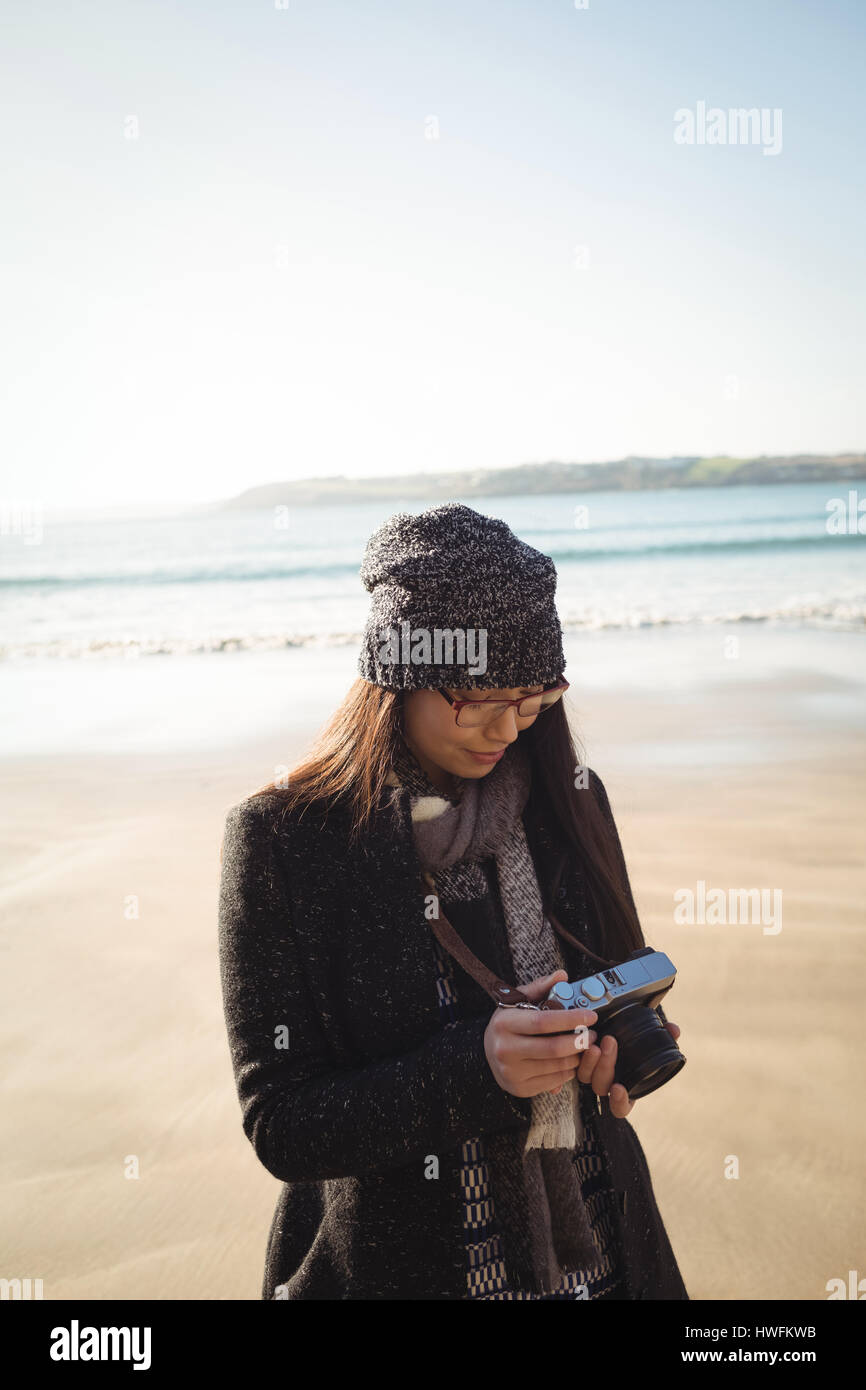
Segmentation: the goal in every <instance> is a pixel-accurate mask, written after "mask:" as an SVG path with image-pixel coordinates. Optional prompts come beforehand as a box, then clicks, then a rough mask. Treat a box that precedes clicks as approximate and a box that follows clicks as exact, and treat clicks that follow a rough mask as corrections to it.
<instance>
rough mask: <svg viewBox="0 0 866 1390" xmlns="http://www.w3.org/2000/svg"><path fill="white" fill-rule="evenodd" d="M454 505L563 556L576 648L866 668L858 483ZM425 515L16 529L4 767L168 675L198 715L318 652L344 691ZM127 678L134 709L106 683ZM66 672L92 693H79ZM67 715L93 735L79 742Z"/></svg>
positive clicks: (360, 512)
mask: <svg viewBox="0 0 866 1390" xmlns="http://www.w3.org/2000/svg"><path fill="white" fill-rule="evenodd" d="M858 489H859V491H858ZM439 500H440V501H441V499H439ZM451 500H454V501H463V502H465V503H466V505H467V506H470V507H473V508H474V509H475V510H477V511H480V512H483V513H485V514H488V515H490V516H496V517H499V518H501V519H503V520H504V521H506V522H507V523H508V525H509V526H510V527H511V528H512V530H513V531H514V532H515V534H517V535H518V536H519V537H520V538H521V539H522V540H524V541H525V542H526V543H527V544H529V545H531V546H534V547H536V548H537V549H539V550H542V551H544V552H545V553H546V554H548V555H550V556H551V558H552V559H553V561H554V563H555V565H556V570H557V590H556V604H557V610H558V613H559V617H560V621H561V623H562V627H563V632H564V635H565V638H566V640H567V641H568V642H569V643H572V642H573V640H575V639H581V638H584V639H589V638H592V639H593V643H592V648H593V650H598V642H599V640H600V639H602V638H604V637H605V635H606V636H607V637H608V638H611V639H612V638H614V637H616V635H617V634H619V635H620V636H621V637H627V636H628V634H633V633H636V632H643V633H652V632H656V633H661V631H662V630H668V631H670V630H673V629H676V630H678V631H680V632H681V634H682V636H683V640H684V641H686V642H687V643H690V644H692V645H693V643H694V641H695V640H697V638H698V637H699V636H700V635H701V634H703V635H704V637H705V638H707V637H708V636H709V635H710V634H712V637H711V640H712V641H715V640H716V636H717V635H718V633H720V632H721V631H724V632H725V633H728V634H732V633H733V634H736V633H738V632H741V633H745V632H746V631H749V632H750V633H754V632H756V631H761V632H766V631H768V630H769V629H771V628H772V629H776V630H780V629H784V630H786V631H787V632H789V633H794V634H796V633H798V632H799V633H803V632H805V631H806V630H821V631H824V632H826V633H830V632H834V633H837V634H846V635H847V642H846V643H845V650H846V652H848V653H850V651H851V646H850V644H851V643H852V642H853V643H854V644H855V646H856V648H857V649H858V651H860V650H861V643H862V651H866V643H863V642H862V639H863V638H864V637H866V534H864V533H866V515H863V516H861V515H860V509H861V508H862V511H863V513H864V514H866V485H864V483H863V482H860V483H857V482H850V483H849V482H843V483H839V482H832V483H830V484H824V483H806V484H775V485H764V486H750V487H742V486H740V487H713V488H683V489H665V490H660V491H641V492H591V493H582V494H581V493H574V494H557V495H552V496H550V495H546V496H509V497H489V498H479V497H471V498H461V497H455V498H453V499H451ZM432 505H436V503H435V501H433V500H431V501H427V502H424V501H419V500H418V499H417V498H413V499H411V501H406V500H403V501H401V500H400V499H399V498H398V499H389V500H388V501H376V502H370V503H363V504H352V505H332V504H329V505H327V506H303V507H302V506H298V507H288V508H286V507H277V508H267V509H263V510H261V511H252V512H242V511H234V510H225V511H222V512H211V513H208V514H188V515H184V516H177V517H166V516H158V517H157V516H154V517H151V518H138V519H129V518H126V519H122V520H120V519H101V520H90V521H83V520H64V521H54V522H49V523H46V524H45V525H44V526H43V527H42V528H41V530H37V531H35V532H33V533H31V534H28V533H27V532H26V530H25V531H24V533H23V534H21V533H15V531H14V530H13V531H12V532H11V533H10V532H9V529H8V528H7V531H6V532H5V533H4V534H2V535H0V682H2V683H3V684H4V685H5V692H6V701H7V710H9V709H11V710H12V712H13V718H12V720H11V722H10V721H9V720H8V719H7V721H6V726H5V732H4V733H3V734H2V735H0V750H4V749H5V750H6V751H9V750H10V748H20V747H26V748H30V747H32V746H33V745H34V744H38V746H39V747H45V748H50V747H52V746H54V744H55V743H58V744H59V743H60V742H62V741H63V738H64V735H65V734H66V735H69V736H72V741H73V743H74V744H75V745H76V746H77V745H79V744H81V741H82V737H81V736H82V734H83V732H84V731H85V730H86V728H87V727H88V720H87V717H86V716H87V712H88V706H89V705H90V706H92V705H93V703H94V700H95V702H96V705H97V706H100V701H101V700H105V699H109V700H112V699H113V700H118V701H120V704H121V709H120V710H115V718H114V721H113V723H112V722H111V721H110V720H109V721H108V723H107V722H106V719H105V718H102V719H101V720H98V721H97V723H96V724H95V725H93V727H92V729H91V734H92V742H93V746H98V747H104V746H106V744H107V743H108V744H110V742H111V729H112V728H115V729H119V728H120V727H121V726H122V725H123V724H124V720H123V719H122V718H121V713H122V710H123V709H124V708H126V709H129V708H130V705H132V707H134V716H135V717H134V720H133V722H134V723H138V722H139V721H140V720H141V718H143V717H146V716H147V713H148V711H149V710H151V709H153V708H154V705H153V703H152V702H153V700H156V708H159V699H158V695H159V691H160V689H161V688H162V689H164V688H166V683H165V680H164V677H163V673H164V672H165V670H166V666H165V663H166V662H169V663H170V664H171V665H173V666H176V669H177V670H178V671H179V670H180V664H182V667H183V671H184V673H185V674H184V678H183V687H184V689H189V690H193V689H196V690H199V689H200V692H201V693H202V694H203V697H204V703H205V705H206V706H207V705H208V703H210V704H213V703H214V701H216V703H217V705H218V704H219V686H220V673H222V674H223V675H224V676H225V677H226V678H228V676H229V668H231V672H232V681H234V680H235V679H236V676H237V673H238V672H241V673H244V672H246V673H247V675H250V674H251V673H253V671H254V667H253V665H252V664H251V663H252V661H253V659H254V658H256V657H259V658H261V657H262V656H264V655H266V654H268V653H276V652H282V653H285V654H290V653H295V654H297V655H298V656H299V657H300V656H301V655H302V654H303V655H304V660H303V661H302V662H301V663H300V665H298V666H297V667H296V668H295V669H297V671H299V672H300V671H304V672H308V671H309V670H310V666H309V660H308V658H309V656H310V655H311V654H312V652H313V651H315V653H316V668H315V669H318V670H322V671H325V670H327V669H331V670H332V671H333V672H335V673H338V674H339V675H340V677H341V678H343V677H345V675H346V674H347V673H349V672H350V671H352V670H353V662H354V659H355V654H356V653H357V648H358V643H359V641H360V637H361V633H362V629H363V625H364V621H365V617H366V613H367V610H368V606H369V602H370V596H369V594H368V593H367V591H366V589H365V588H364V586H363V584H362V582H361V579H360V574H359V569H360V565H361V560H362V557H363V554H364V547H365V545H366V542H367V540H368V538H369V536H370V535H371V534H372V532H373V531H375V530H376V528H377V527H378V526H380V525H381V524H382V522H383V521H384V520H385V519H386V518H387V517H388V516H390V515H392V514H394V513H395V512H418V511H421V510H424V508H425V507H427V506H432ZM840 517H841V518H842V520H841V521H840ZM860 527H862V530H861V529H860ZM570 649H573V647H572V648H570ZM585 649H586V648H585ZM645 649H646V644H644V650H645ZM656 649H659V648H658V644H656ZM690 649H691V647H690ZM605 650H606V651H607V652H608V653H614V651H616V652H617V653H618V654H619V657H620V659H621V663H620V666H619V667H617V665H616V662H615V661H614V667H615V668H616V669H626V668H624V667H622V659H625V661H626V667H627V654H628V651H629V647H628V643H627V642H626V643H625V645H624V644H623V643H622V642H620V643H619V644H618V645H617V644H616V643H615V642H613V641H610V640H608V641H606V644H605ZM827 650H828V651H829V650H830V647H827ZM205 657H208V658H211V659H210V660H207V661H206V662H204V661H203V660H202V659H203V658H205ZM229 658H232V659H231V661H229ZM243 658H248V660H246V661H245V662H242V659H243ZM199 662H201V663H202V664H201V665H200V666H199V665H197V663H199ZM239 662H241V664H240V665H239ZM329 662H330V667H329ZM178 663H180V664H178ZM132 665H134V666H135V668H136V670H137V672H138V675H137V679H136V682H135V687H134V689H135V692H136V693H135V694H132V693H131V690H132V687H131V685H130V683H129V682H128V681H121V678H120V677H119V676H118V675H116V674H112V673H115V672H117V671H119V670H120V669H121V668H126V669H128V668H129V667H130V666H132ZM267 669H269V668H267V666H263V667H261V670H262V671H265V670H267ZM270 669H275V668H274V667H273V665H272V666H271V667H270ZM285 669H288V668H285ZM611 669H613V668H611ZM74 670H79V671H81V672H83V671H84V670H87V672H88V673H89V675H88V677H87V678H85V677H84V676H83V675H82V676H80V677H79V678H76V679H73V678H72V677H71V675H70V673H71V672H72V671H74ZM96 672H99V673H100V675H99V682H98V684H96V683H95V682H94V680H93V676H94V675H95V673H96ZM61 673H63V674H62V675H61ZM566 674H568V672H567V673H566ZM264 679H265V678H264V677H263V681H264ZM172 684H175V682H172ZM226 689H229V685H227V686H226ZM293 689H295V691H296V692H297V694H296V696H295V698H294V702H293V706H292V707H293V709H295V710H297V712H298V716H299V718H301V719H304V718H306V719H309V717H310V714H311V712H312V713H313V714H314V713H315V696H314V695H312V694H311V695H305V694H304V693H302V692H305V691H308V690H309V689H310V680H309V679H308V677H306V676H305V677H304V678H303V679H301V678H296V679H295V680H294V682H293ZM121 691H122V694H121V693H120V692H121ZM94 692H96V694H94ZM105 692H110V693H109V694H108V695H107V696H106V694H105ZM111 692H113V693H111ZM305 700H306V701H307V703H305ZM197 704H198V705H200V704H201V701H200V700H199V699H198V698H197V697H196V698H190V718H189V720H188V721H187V724H186V725H184V724H183V722H182V723H181V726H180V727H179V728H178V730H177V737H178V739H179V740H180V741H181V742H183V741H184V740H188V739H190V738H194V737H195V736H196V734H197V732H198V729H199V727H200V725H201V724H202V723H207V720H206V718H205V717H204V716H203V715H201V714H200V715H199V718H198V719H197V718H196V717H195V715H194V713H193V710H194V709H195V707H196V705H197ZM70 707H72V708H77V709H78V712H79V714H80V715H81V716H82V718H83V723H82V722H81V721H79V722H74V723H73V725H72V726H71V727H69V726H68V719H67V716H68V711H69V708H70ZM100 707H101V706H100ZM232 708H233V706H232ZM280 708H281V709H284V708H285V702H284V703H283V704H282V705H281V707H280ZM163 713H164V712H163ZM221 717H222V718H223V720H224V717H225V712H224V711H222V712H221ZM128 722H129V721H126V723H127V724H128ZM92 723H93V721H91V724H92ZM47 725H53V729H52V728H51V727H47ZM22 738H23V742H22ZM40 740H41V742H40ZM85 742H86V740H85Z"/></svg>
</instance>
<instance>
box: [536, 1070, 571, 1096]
mask: <svg viewBox="0 0 866 1390" xmlns="http://www.w3.org/2000/svg"><path fill="white" fill-rule="evenodd" d="M574 1076H575V1074H574V1071H573V1070H568V1071H564V1070H563V1069H562V1067H560V1068H559V1070H558V1071H555V1072H540V1073H539V1074H538V1075H537V1076H530V1077H526V1078H524V1081H523V1085H524V1086H526V1087H527V1088H528V1089H529V1090H531V1091H532V1092H533V1093H538V1092H540V1091H550V1092H551V1093H555V1092H556V1091H561V1090H562V1088H563V1086H564V1085H566V1083H567V1082H569V1081H573V1080H574Z"/></svg>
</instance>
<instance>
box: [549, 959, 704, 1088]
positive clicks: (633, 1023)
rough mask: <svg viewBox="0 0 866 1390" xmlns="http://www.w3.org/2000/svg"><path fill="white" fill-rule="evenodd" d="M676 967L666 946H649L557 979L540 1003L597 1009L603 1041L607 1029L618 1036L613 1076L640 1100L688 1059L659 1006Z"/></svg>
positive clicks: (674, 1072)
mask: <svg viewBox="0 0 866 1390" xmlns="http://www.w3.org/2000/svg"><path fill="white" fill-rule="evenodd" d="M676 973H677V972H676V968H675V966H674V964H673V962H672V961H671V960H670V958H669V957H668V956H666V955H665V954H664V952H663V951H654V950H653V949H652V947H651V946H644V947H642V948H641V949H640V950H637V951H632V953H631V955H629V956H627V957H626V959H625V960H624V961H622V962H621V964H619V965H615V966H611V967H610V968H609V969H607V970H605V969H600V970H599V971H598V973H597V974H595V975H587V976H585V977H584V979H582V980H576V981H574V982H573V983H568V982H567V981H565V980H563V981H562V982H561V983H560V984H558V985H554V986H553V989H552V990H551V991H550V993H549V994H548V996H547V998H546V999H545V1000H544V1001H543V1002H542V1003H541V1004H540V1005H539V1008H542V1009H594V1010H595V1012H596V1013H597V1014H598V1022H597V1023H594V1024H593V1025H592V1027H593V1028H594V1030H595V1032H596V1033H597V1035H598V1039H599V1041H600V1040H601V1037H602V1034H603V1033H610V1034H612V1036H613V1037H615V1038H616V1041H617V1058H616V1066H615V1068H614V1075H613V1079H614V1081H615V1082H619V1083H620V1084H621V1085H623V1086H625V1088H626V1090H627V1091H628V1094H629V1099H630V1100H637V1099H638V1098H639V1097H640V1096H648V1095H649V1094H650V1092H651V1091H656V1090H658V1088H659V1086H663V1085H664V1084H665V1082H666V1081H670V1079H671V1077H672V1076H676V1074H677V1072H678V1071H679V1070H680V1069H681V1068H682V1067H684V1066H685V1064H686V1059H685V1057H684V1056H683V1054H682V1053H681V1052H680V1049H679V1048H678V1047H677V1044H676V1041H675V1040H674V1038H673V1037H672V1036H671V1034H670V1032H669V1031H668V1029H667V1028H666V1027H665V1025H664V1023H663V1022H662V1020H661V1019H660V1018H659V1015H658V1013H657V1011H656V1009H657V1005H658V1004H660V1003H661V1001H662V999H663V998H664V996H665V995H666V994H667V992H668V990H669V989H670V988H671V986H672V985H673V982H674V979H675V977H676ZM565 1031H571V1030H565V1029H563V1032H565Z"/></svg>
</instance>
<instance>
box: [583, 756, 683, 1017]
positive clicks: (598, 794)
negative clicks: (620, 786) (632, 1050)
mask: <svg viewBox="0 0 866 1390" xmlns="http://www.w3.org/2000/svg"><path fill="white" fill-rule="evenodd" d="M589 781H590V786H591V787H592V789H593V792H594V793H595V798H596V800H597V801H598V803H599V805H600V807H601V811H602V815H603V816H604V818H605V820H606V821H607V823H608V825H609V826H610V829H611V833H612V835H613V843H614V847H615V850H616V857H617V860H618V862H619V867H620V872H621V874H622V881H623V884H624V885H625V891H626V893H627V895H628V900H629V902H630V903H631V905H632V907H633V908H634V915H635V917H637V919H638V924H639V925H640V917H639V916H638V910H637V906H636V904H635V900H634V894H633V893H632V891H631V884H630V882H629V877H628V870H627V868H626V864H625V855H624V854H623V849H622V843H621V841H620V838H619V831H618V830H617V828H616V821H615V820H614V818H613V811H612V810H611V808H610V800H609V799H608V795H607V791H606V790H605V786H604V783H603V782H602V780H601V778H600V777H599V775H598V773H597V772H594V771H593V770H592V768H590V770H589ZM641 940H642V941H643V942H644V944H645V945H646V944H647V943H646V938H645V937H644V935H643V927H641ZM656 1013H657V1014H658V1016H659V1018H660V1019H661V1021H662V1023H667V1021H668V1020H667V1015H666V1014H665V1011H664V1009H663V1008H662V1006H661V1004H658V1005H657V1006H656Z"/></svg>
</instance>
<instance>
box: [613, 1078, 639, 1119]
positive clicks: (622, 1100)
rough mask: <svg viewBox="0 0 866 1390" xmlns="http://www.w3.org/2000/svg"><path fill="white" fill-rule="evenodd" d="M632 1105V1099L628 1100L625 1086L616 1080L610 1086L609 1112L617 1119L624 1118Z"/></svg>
mask: <svg viewBox="0 0 866 1390" xmlns="http://www.w3.org/2000/svg"><path fill="white" fill-rule="evenodd" d="M633 1106H634V1101H633V1100H629V1095H628V1091H627V1090H626V1089H625V1086H622V1085H620V1083H619V1082H618V1081H617V1083H616V1085H615V1086H611V1088H610V1112H611V1114H612V1115H615V1116H616V1118H617V1119H618V1120H624V1119H625V1117H626V1115H628V1114H629V1113H630V1111H631V1110H632V1108H633Z"/></svg>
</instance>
